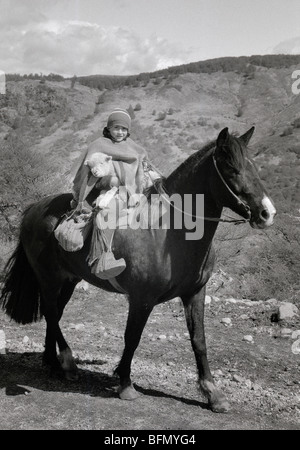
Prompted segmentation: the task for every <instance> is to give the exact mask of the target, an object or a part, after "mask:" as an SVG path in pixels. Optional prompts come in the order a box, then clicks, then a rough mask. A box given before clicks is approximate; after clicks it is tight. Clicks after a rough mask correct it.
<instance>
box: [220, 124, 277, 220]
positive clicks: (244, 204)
mask: <svg viewBox="0 0 300 450" xmlns="http://www.w3.org/2000/svg"><path fill="white" fill-rule="evenodd" d="M253 132H254V127H252V128H250V130H248V131H247V132H246V133H245V134H244V135H242V136H240V137H235V136H232V135H230V134H229V133H228V128H224V129H223V130H222V131H221V132H220V134H219V136H218V138H217V144H216V149H215V153H214V163H215V169H216V171H217V173H218V175H219V177H218V178H219V181H218V194H217V195H221V197H222V198H221V200H222V202H223V206H226V207H229V208H230V209H232V211H234V212H236V213H237V214H239V215H241V216H242V217H244V218H245V219H249V220H250V225H251V226H252V227H253V228H266V227H268V226H270V225H272V224H273V221H274V216H275V214H276V209H275V207H274V205H273V202H272V200H271V199H270V197H269V196H268V195H267V193H266V189H265V188H264V186H263V184H262V181H261V179H260V178H259V175H258V172H257V169H256V167H255V165H254V162H253V161H252V160H251V159H250V157H249V155H248V150H247V145H248V143H249V141H250V139H251V137H252V134H253Z"/></svg>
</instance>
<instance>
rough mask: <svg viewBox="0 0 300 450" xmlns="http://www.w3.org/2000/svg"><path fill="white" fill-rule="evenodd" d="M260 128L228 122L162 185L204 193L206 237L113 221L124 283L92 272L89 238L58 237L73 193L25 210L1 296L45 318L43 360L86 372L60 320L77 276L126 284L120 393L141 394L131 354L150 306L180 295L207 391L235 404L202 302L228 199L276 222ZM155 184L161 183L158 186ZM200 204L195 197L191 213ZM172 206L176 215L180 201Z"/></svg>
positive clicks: (215, 403) (122, 287)
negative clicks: (264, 175)
mask: <svg viewBox="0 0 300 450" xmlns="http://www.w3.org/2000/svg"><path fill="white" fill-rule="evenodd" d="M253 132H254V127H252V128H250V129H249V130H248V131H247V132H246V133H244V134H243V135H241V136H236V135H235V134H230V133H229V131H228V128H224V129H223V130H222V131H221V132H220V133H219V134H218V136H217V139H216V140H213V141H211V142H209V143H208V144H206V145H204V146H203V147H202V148H200V149H199V150H198V151H195V152H194V153H193V154H192V155H190V156H189V157H188V158H187V159H186V160H185V161H184V162H183V163H181V164H180V165H179V166H178V167H177V168H176V169H175V170H174V171H173V172H172V173H171V174H170V175H169V176H167V177H165V178H164V179H163V181H162V183H161V187H162V192H165V193H168V195H172V194H179V195H180V196H182V197H183V196H184V195H185V194H188V195H191V196H192V198H193V199H195V198H196V196H197V195H198V194H202V195H203V197H201V198H203V199H204V206H203V217H202V219H203V221H204V230H203V234H202V236H201V238H197V239H190V238H189V239H187V235H186V233H187V231H190V229H189V230H187V227H186V225H185V223H183V224H182V227H181V228H180V227H178V226H175V225H174V220H171V224H170V226H169V228H162V227H161V228H159V229H155V230H153V229H139V228H137V229H131V228H127V229H116V230H115V236H114V241H113V251H114V254H115V256H116V258H121V257H122V258H124V259H125V261H126V269H125V270H124V271H123V272H122V273H121V274H120V275H118V276H117V278H116V279H115V281H116V283H112V280H103V279H100V278H99V277H97V276H96V275H95V274H93V273H92V272H91V268H90V266H89V264H88V263H87V256H88V254H89V249H90V245H91V239H90V238H87V239H86V241H85V243H84V246H83V247H82V249H81V250H78V251H76V252H67V251H65V250H63V249H62V248H61V246H60V245H59V243H58V242H57V240H56V239H55V237H54V229H55V227H56V226H57V224H58V223H59V221H60V219H61V217H62V216H63V215H64V214H65V213H66V211H67V210H68V208H69V204H70V200H71V198H72V195H71V194H70V193H63V194H56V195H51V196H49V197H46V198H43V199H42V200H40V201H38V202H36V203H34V204H32V205H30V206H29V207H28V208H27V209H26V210H25V211H24V213H23V218H22V222H21V226H20V236H19V240H18V244H17V246H16V248H15V251H14V253H13V254H12V256H11V257H10V259H9V260H8V262H7V265H6V269H5V279H4V283H3V289H2V293H1V297H0V302H1V305H2V309H3V310H4V311H5V312H6V313H7V314H8V315H9V316H10V317H11V318H12V319H13V320H15V321H16V322H17V323H21V324H26V323H31V322H34V321H37V320H39V319H41V318H42V317H44V318H45V321H46V337H45V350H44V353H43V362H44V363H46V364H48V365H49V366H50V368H51V370H53V371H57V370H59V371H61V372H62V373H63V374H64V376H65V377H66V378H67V379H68V380H76V379H78V369H77V366H76V364H75V362H74V358H73V356H72V351H71V349H70V347H69V345H68V344H67V342H66V340H65V338H64V336H63V334H62V331H61V329H60V326H59V321H60V319H61V317H62V315H63V311H64V307H65V306H66V304H67V303H68V301H69V300H70V298H71V296H72V294H73V291H74V289H75V286H76V285H77V283H78V282H80V281H81V280H85V281H87V282H88V283H90V284H92V285H94V286H96V287H98V288H100V289H102V290H105V291H110V292H119V293H120V292H122V293H126V294H127V297H128V304H129V307H128V316H127V323H126V328H125V334H124V343H125V345H124V349H123V353H122V356H121V359H120V362H119V364H118V365H117V367H116V369H115V375H116V376H118V377H119V387H118V395H119V397H120V398H121V399H125V400H134V399H135V398H136V397H138V396H139V393H138V392H137V391H136V390H135V388H134V385H133V382H132V380H131V363H132V359H133V356H134V352H135V350H136V349H137V347H138V345H139V342H140V339H141V336H142V332H143V329H144V327H145V325H146V323H147V320H148V318H149V315H150V313H151V312H152V310H153V308H154V307H155V306H156V305H158V304H160V303H162V302H166V301H168V300H171V299H174V298H176V297H179V298H180V299H181V300H182V304H183V308H184V312H185V318H186V323H187V328H188V331H189V335H190V341H191V345H192V349H193V352H194V356H195V360H196V365H197V370H198V376H199V387H200V391H202V393H203V394H204V395H205V397H206V399H207V401H208V405H209V407H210V408H211V410H212V411H215V412H227V411H228V410H229V409H230V403H229V402H228V400H227V398H226V397H225V395H224V394H223V393H222V391H221V389H218V388H217V386H216V385H215V383H214V380H213V377H212V374H211V372H210V368H209V363H208V359H207V349H206V341H205V330H204V304H205V292H206V284H207V282H208V280H209V278H210V276H211V275H212V271H213V267H214V261H215V253H214V248H213V238H214V235H215V232H216V230H217V226H218V224H219V222H220V221H226V219H224V218H222V210H223V208H224V207H226V208H229V209H231V210H232V211H233V212H234V213H236V214H238V216H239V217H241V218H242V219H241V221H243V222H247V223H249V224H250V226H251V227H253V228H257V229H264V228H266V227H269V226H271V225H272V224H273V222H274V216H275V214H276V209H275V206H274V204H273V202H272V200H271V198H270V197H269V196H268V194H267V192H266V189H265V187H264V186H263V184H262V181H261V180H260V178H259V175H258V171H257V169H256V167H255V164H254V162H253V160H252V159H251V158H250V156H249V149H248V143H249V141H250V139H251V137H252V135H253ZM150 190H152V193H155V192H157V189H156V188H155V186H152V187H151V189H150ZM196 206H197V205H196V201H195V200H193V202H192V214H191V215H192V216H193V217H195V211H196ZM171 210H172V211H173V216H172V217H173V219H174V216H175V214H174V210H173V209H172V208H171ZM184 214H185V212H184V210H183V211H182V215H183V216H184ZM228 221H230V220H228ZM236 222H239V221H238V220H236ZM56 344H57V345H58V349H59V355H57V349H56Z"/></svg>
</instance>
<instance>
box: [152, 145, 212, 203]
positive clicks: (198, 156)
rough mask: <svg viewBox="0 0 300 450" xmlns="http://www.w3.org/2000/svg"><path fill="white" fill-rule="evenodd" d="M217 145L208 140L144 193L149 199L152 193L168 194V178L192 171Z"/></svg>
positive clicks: (173, 178)
mask: <svg viewBox="0 0 300 450" xmlns="http://www.w3.org/2000/svg"><path fill="white" fill-rule="evenodd" d="M214 147H215V141H211V142H208V143H207V144H206V145H204V147H202V148H200V149H199V150H197V151H196V152H195V153H193V154H192V155H191V156H189V157H188V158H187V159H186V160H185V161H183V162H182V163H181V164H180V165H179V166H178V167H177V168H176V169H175V170H174V171H173V172H172V173H171V174H170V175H169V176H168V178H159V179H158V180H156V181H155V182H154V184H153V186H150V187H149V188H147V189H146V190H145V191H144V195H145V196H146V198H147V199H148V200H149V199H150V198H151V194H160V195H163V194H168V192H167V188H166V180H168V182H169V181H170V180H180V179H181V177H182V176H183V174H186V173H192V172H194V171H195V170H197V168H198V167H199V164H202V163H203V162H204V161H205V160H206V158H207V157H208V156H209V155H210V153H211V151H212V150H213V149H214Z"/></svg>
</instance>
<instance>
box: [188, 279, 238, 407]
mask: <svg viewBox="0 0 300 450" xmlns="http://www.w3.org/2000/svg"><path fill="white" fill-rule="evenodd" d="M182 301H183V304H184V309H185V317H186V322H187V326H188V330H189V333H190V337H191V343H192V347H193V350H194V354H195V358H196V363H197V367H198V374H199V385H200V389H201V391H202V392H203V394H204V395H205V396H206V398H207V399H208V402H209V405H210V407H211V409H212V410H213V411H215V412H227V411H228V410H229V403H228V401H227V400H226V397H225V395H224V394H223V393H222V392H221V391H220V390H219V389H217V387H216V385H215V383H214V380H213V377H212V375H211V372H210V368H209V364H208V360H207V351H206V342H205V332H204V301H205V286H204V287H203V288H202V289H201V290H200V291H199V292H198V293H197V294H195V295H194V296H192V297H191V296H186V297H182Z"/></svg>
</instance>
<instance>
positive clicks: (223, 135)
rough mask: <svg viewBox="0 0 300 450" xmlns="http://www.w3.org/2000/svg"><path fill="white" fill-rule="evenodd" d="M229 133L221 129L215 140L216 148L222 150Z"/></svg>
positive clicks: (226, 129)
mask: <svg viewBox="0 0 300 450" xmlns="http://www.w3.org/2000/svg"><path fill="white" fill-rule="evenodd" d="M228 137H229V133H228V128H227V127H226V128H223V130H222V131H221V132H220V134H219V136H218V138H217V147H219V148H222V147H223V146H224V145H225V144H226V143H227V140H228Z"/></svg>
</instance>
